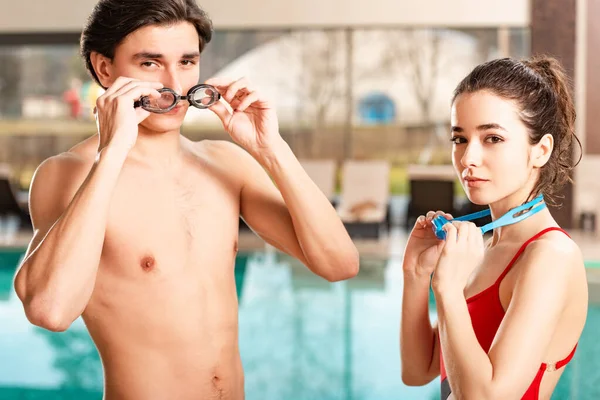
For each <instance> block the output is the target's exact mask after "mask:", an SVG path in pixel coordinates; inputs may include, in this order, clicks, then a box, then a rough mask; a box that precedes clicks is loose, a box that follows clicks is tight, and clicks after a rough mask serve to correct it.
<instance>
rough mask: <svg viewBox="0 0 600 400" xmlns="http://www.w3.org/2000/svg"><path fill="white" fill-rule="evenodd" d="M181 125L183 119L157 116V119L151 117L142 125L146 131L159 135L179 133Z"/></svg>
mask: <svg viewBox="0 0 600 400" xmlns="http://www.w3.org/2000/svg"><path fill="white" fill-rule="evenodd" d="M152 117H154V116H152ZM181 125H183V120H182V119H181V118H173V117H170V116H168V115H157V116H156V117H155V118H150V117H149V118H148V119H146V120H145V121H143V122H142V123H141V124H140V126H141V127H143V128H144V130H147V131H149V132H154V133H157V134H161V133H167V132H173V131H179V130H180V129H181Z"/></svg>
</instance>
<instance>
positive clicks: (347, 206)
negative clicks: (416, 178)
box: [337, 161, 390, 238]
mask: <svg viewBox="0 0 600 400" xmlns="http://www.w3.org/2000/svg"><path fill="white" fill-rule="evenodd" d="M342 174H343V175H342V194H341V198H340V204H339V205H338V207H337V211H338V214H339V216H340V218H341V219H342V221H343V222H344V225H345V226H346V229H347V230H348V233H349V234H350V236H351V237H353V238H379V236H380V233H381V230H382V229H383V228H386V227H387V228H389V214H390V213H389V200H390V164H389V163H388V162H386V161H346V162H345V163H344V166H343V171H342Z"/></svg>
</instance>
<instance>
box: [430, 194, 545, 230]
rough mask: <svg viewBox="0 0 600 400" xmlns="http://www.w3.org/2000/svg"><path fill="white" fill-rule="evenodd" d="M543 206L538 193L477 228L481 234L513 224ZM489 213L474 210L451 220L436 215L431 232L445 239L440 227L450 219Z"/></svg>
mask: <svg viewBox="0 0 600 400" xmlns="http://www.w3.org/2000/svg"><path fill="white" fill-rule="evenodd" d="M544 208H546V203H545V202H544V196H543V195H541V194H540V195H539V196H537V197H536V198H535V199H533V200H531V201H529V202H527V203H525V204H523V205H521V206H519V207H515V208H513V209H511V210H510V211H509V212H507V213H506V214H504V215H503V216H502V217H500V218H498V219H497V220H495V221H492V222H490V223H489V224H486V225H484V226H482V227H480V228H479V229H481V234H482V235H483V234H484V233H486V232H489V231H491V230H492V229H496V228H500V227H501V226H506V225H511V224H515V223H517V222H519V221H522V220H524V219H526V218H529V217H531V216H532V215H534V214H536V213H538V212H540V211H542V210H543V209H544ZM528 209H530V210H529V211H527V212H524V213H522V212H523V211H525V210H528ZM490 214H491V213H490V210H489V209H488V210H483V211H479V212H476V213H473V214H468V215H463V216H462V217H458V218H454V219H452V220H448V219H447V218H445V217H444V216H443V215H438V216H437V217H435V218H434V219H433V221H432V223H433V232H434V233H435V236H436V237H437V238H438V239H440V240H446V232H445V231H444V229H443V228H442V227H443V226H444V225H446V224H447V223H450V222H452V221H472V220H475V219H479V218H483V217H487V216H489V215H490Z"/></svg>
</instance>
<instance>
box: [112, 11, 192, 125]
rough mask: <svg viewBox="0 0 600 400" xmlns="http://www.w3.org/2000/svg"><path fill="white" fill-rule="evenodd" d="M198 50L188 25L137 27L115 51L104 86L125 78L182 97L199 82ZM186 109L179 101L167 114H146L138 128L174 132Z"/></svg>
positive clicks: (183, 103) (184, 104)
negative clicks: (157, 85)
mask: <svg viewBox="0 0 600 400" xmlns="http://www.w3.org/2000/svg"><path fill="white" fill-rule="evenodd" d="M199 48H200V46H199V37H198V33H197V31H196V29H195V28H194V26H193V25H192V24H190V23H188V22H181V23H177V24H175V25H170V26H161V25H149V26H145V27H143V28H140V29H138V30H137V31H135V32H133V33H131V34H130V35H129V36H127V37H126V38H125V40H124V41H123V42H122V43H121V44H120V45H119V46H118V47H117V48H116V50H115V57H114V59H113V62H112V63H111V65H110V66H109V68H108V70H109V71H110V72H109V75H110V78H109V81H110V82H108V84H106V85H105V86H110V85H111V84H112V82H114V80H116V79H117V78H118V77H119V76H125V77H129V78H134V79H139V80H143V81H154V82H160V83H162V84H163V85H164V86H165V87H168V88H171V89H173V90H174V91H175V92H176V93H178V94H180V95H185V94H187V92H188V90H189V89H190V88H191V87H192V86H194V85H196V84H197V83H198V80H199V79H200V67H199V61H200V53H199ZM105 83H106V82H103V84H105ZM188 107H189V103H188V102H187V101H181V102H180V103H179V105H178V106H177V107H176V108H175V109H174V110H172V111H171V112H169V113H167V114H152V115H150V116H149V117H148V118H147V119H146V120H144V122H142V124H141V126H143V127H144V128H146V129H148V130H150V131H155V132H167V131H172V130H178V129H179V128H180V127H181V124H182V123H183V119H184V117H185V114H186V112H187V109H188Z"/></svg>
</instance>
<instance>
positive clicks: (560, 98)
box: [452, 56, 582, 205]
mask: <svg viewBox="0 0 600 400" xmlns="http://www.w3.org/2000/svg"><path fill="white" fill-rule="evenodd" d="M480 90H487V91H489V92H491V93H493V94H495V95H497V96H499V97H502V98H504V99H509V100H513V101H515V102H516V103H517V105H518V107H519V109H520V112H519V116H520V118H521V121H522V122H523V123H524V124H525V126H526V127H527V129H528V131H529V142H530V143H531V144H532V145H533V144H537V143H539V141H540V140H541V139H542V137H543V136H544V135H546V134H548V133H549V134H551V135H552V138H553V139H554V148H553V149H552V153H551V155H550V158H549V160H548V162H547V163H546V164H545V165H544V166H543V167H542V168H541V171H540V176H539V178H538V181H537V182H536V185H535V186H534V189H533V191H532V193H531V197H535V196H537V195H538V194H540V193H542V194H543V195H544V196H545V197H546V199H547V200H549V203H551V204H553V205H558V203H557V199H558V197H559V196H558V195H557V193H558V191H559V190H560V189H561V188H562V186H563V185H564V184H565V183H567V182H572V178H571V175H572V174H571V172H572V170H573V169H574V168H575V166H577V164H578V163H579V161H580V160H581V155H582V147H581V142H580V141H579V138H577V136H576V135H575V105H574V103H573V97H572V95H571V91H570V81H569V79H568V77H567V74H566V73H565V71H564V69H563V67H562V66H561V65H560V63H559V62H558V61H557V60H556V59H554V58H552V57H548V56H537V57H533V58H530V59H527V60H515V59H512V58H502V59H497V60H492V61H489V62H486V63H483V64H481V65H478V66H477V67H475V69H473V71H471V73H470V74H469V75H467V77H465V78H464V79H463V80H462V81H461V82H460V83H459V85H458V86H457V87H456V89H455V91H454V95H453V97H452V103H454V101H455V100H456V98H457V97H458V96H459V95H460V94H462V93H474V92H477V91H480ZM575 144H577V145H578V146H579V150H580V156H579V159H578V160H577V161H576V162H575V159H574V157H573V150H574V146H575Z"/></svg>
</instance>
